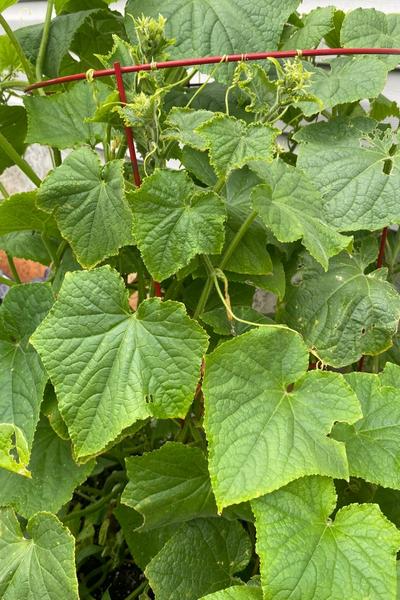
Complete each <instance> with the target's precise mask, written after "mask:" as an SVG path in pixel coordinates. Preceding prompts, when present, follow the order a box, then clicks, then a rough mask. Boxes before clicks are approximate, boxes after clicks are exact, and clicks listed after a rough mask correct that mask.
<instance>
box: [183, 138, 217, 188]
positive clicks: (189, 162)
mask: <svg viewBox="0 0 400 600" xmlns="http://www.w3.org/2000/svg"><path fill="white" fill-rule="evenodd" d="M180 162H181V163H182V165H183V166H184V167H185V169H186V170H187V171H189V173H192V174H193V175H194V176H195V178H196V179H197V180H198V181H200V182H201V183H205V184H206V186H207V187H214V185H215V184H216V183H217V176H216V175H215V173H214V169H213V168H212V166H211V165H210V161H209V157H208V152H200V151H199V150H196V149H195V148H190V146H184V147H183V148H182V153H181V156H180Z"/></svg>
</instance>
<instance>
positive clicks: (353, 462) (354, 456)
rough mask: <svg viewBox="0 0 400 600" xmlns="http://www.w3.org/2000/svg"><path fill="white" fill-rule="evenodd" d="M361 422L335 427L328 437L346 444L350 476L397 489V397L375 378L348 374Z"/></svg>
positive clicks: (399, 430)
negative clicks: (358, 407) (360, 411)
mask: <svg viewBox="0 0 400 600" xmlns="http://www.w3.org/2000/svg"><path fill="white" fill-rule="evenodd" d="M346 381H347V382H348V383H349V384H350V385H351V387H352V388H353V390H354V391H355V393H356V394H357V397H358V399H359V401H360V404H361V409H362V413H363V418H362V419H360V421H357V422H356V423H354V424H353V425H351V426H350V425H347V424H345V423H339V424H337V425H336V426H335V427H334V429H333V432H332V437H334V438H335V439H336V440H339V441H342V442H344V443H345V444H346V452H347V458H348V460H349V469H350V475H354V476H355V477H362V478H363V479H365V480H366V481H370V482H371V483H378V484H379V485H382V486H384V487H390V488H394V489H400V470H399V464H400V393H399V391H398V387H399V385H398V382H399V380H397V384H396V387H395V388H394V387H386V386H381V382H380V379H379V377H378V376H377V375H372V374H370V373H349V374H348V375H346Z"/></svg>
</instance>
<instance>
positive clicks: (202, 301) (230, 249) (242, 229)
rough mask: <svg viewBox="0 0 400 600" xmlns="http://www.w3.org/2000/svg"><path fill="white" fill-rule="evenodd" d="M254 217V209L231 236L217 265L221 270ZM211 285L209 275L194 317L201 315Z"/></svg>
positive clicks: (211, 281)
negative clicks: (232, 236)
mask: <svg viewBox="0 0 400 600" xmlns="http://www.w3.org/2000/svg"><path fill="white" fill-rule="evenodd" d="M256 217H257V213H256V211H253V212H252V213H250V215H249V216H248V217H247V219H246V220H245V221H244V222H243V223H242V226H241V227H240V229H239V230H238V231H237V232H236V235H235V237H234V238H233V240H232V241H231V243H230V244H229V246H228V247H227V249H226V250H225V252H224V254H223V256H222V259H221V262H220V263H219V265H218V267H219V269H221V270H223V269H224V268H225V267H226V265H227V263H228V262H229V259H230V258H231V256H232V254H233V253H234V251H235V250H236V248H237V247H238V245H239V243H240V241H241V240H242V238H243V236H244V235H245V233H246V232H247V230H248V229H249V227H250V225H251V224H252V223H253V221H254V220H255V219H256ZM203 258H204V259H206V258H207V260H209V259H208V257H206V256H205V255H204V256H203ZM212 287H213V279H212V277H211V276H209V277H208V279H207V281H206V282H205V284H204V287H203V291H202V293H201V296H200V299H199V302H198V304H197V306H196V310H195V312H194V315H193V318H194V319H198V318H199V316H200V315H201V313H202V312H203V311H204V309H205V307H206V304H207V301H208V298H209V296H210V294H211V290H212Z"/></svg>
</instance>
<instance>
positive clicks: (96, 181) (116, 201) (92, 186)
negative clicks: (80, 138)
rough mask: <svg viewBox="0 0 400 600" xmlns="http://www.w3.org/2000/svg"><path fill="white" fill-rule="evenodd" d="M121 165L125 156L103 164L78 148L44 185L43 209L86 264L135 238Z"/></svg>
mask: <svg viewBox="0 0 400 600" xmlns="http://www.w3.org/2000/svg"><path fill="white" fill-rule="evenodd" d="M122 167H123V161H122V160H113V161H110V162H108V163H107V164H106V165H104V166H102V165H101V163H100V159H99V157H98V155H97V154H96V152H94V151H93V150H90V149H89V148H79V149H78V150H75V151H74V152H72V153H71V154H69V156H68V157H67V158H66V159H65V161H64V162H63V164H62V165H61V166H59V167H57V168H56V169H55V170H54V171H52V172H51V173H50V175H48V177H47V178H46V179H45V181H44V182H43V183H42V185H41V187H40V189H39V196H38V206H39V208H41V209H42V210H44V211H46V212H48V213H50V214H52V215H53V216H54V218H55V220H56V221H57V224H58V226H59V228H60V231H61V233H62V235H63V237H64V238H65V239H67V240H68V241H69V243H70V244H71V246H72V249H73V251H74V253H75V254H76V257H77V259H78V261H79V263H80V264H81V265H82V266H83V267H87V268H91V267H94V266H95V265H97V264H98V263H100V262H102V261H103V260H104V258H107V257H109V256H114V255H115V254H118V250H119V249H120V248H121V247H122V246H127V245H128V244H130V243H131V242H132V233H131V223H132V214H131V211H130V209H129V206H128V203H127V201H126V199H125V191H124V178H123V173H122Z"/></svg>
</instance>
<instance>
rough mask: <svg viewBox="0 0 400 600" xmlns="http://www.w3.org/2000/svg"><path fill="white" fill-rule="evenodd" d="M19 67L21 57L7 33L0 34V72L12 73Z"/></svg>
mask: <svg viewBox="0 0 400 600" xmlns="http://www.w3.org/2000/svg"><path fill="white" fill-rule="evenodd" d="M20 68H21V59H20V57H19V56H18V52H17V51H16V49H15V46H14V45H13V43H12V42H11V40H10V38H9V37H8V35H0V73H3V71H8V72H9V73H13V72H14V71H18V70H19V69H20Z"/></svg>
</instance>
